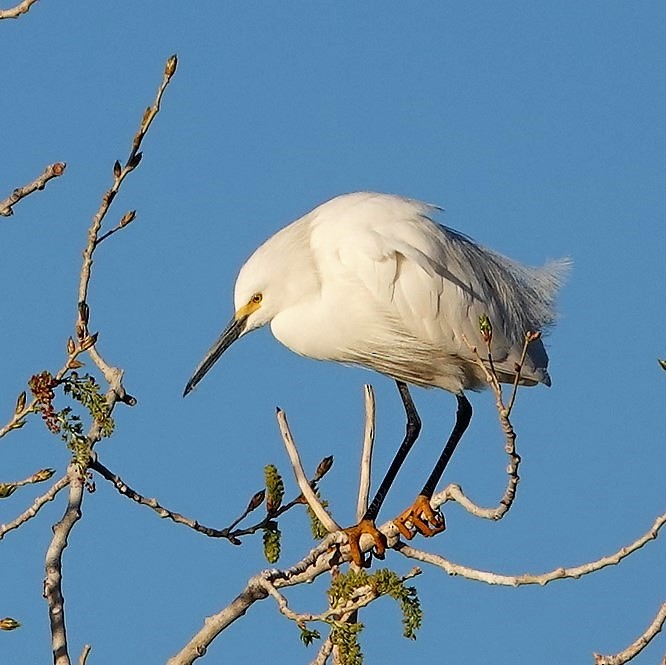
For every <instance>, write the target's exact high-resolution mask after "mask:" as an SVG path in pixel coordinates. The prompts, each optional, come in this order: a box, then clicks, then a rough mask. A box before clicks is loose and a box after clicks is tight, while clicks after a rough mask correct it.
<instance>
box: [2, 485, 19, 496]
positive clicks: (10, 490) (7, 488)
mask: <svg viewBox="0 0 666 665" xmlns="http://www.w3.org/2000/svg"><path fill="white" fill-rule="evenodd" d="M15 491H16V483H0V499H6V498H7V497H8V496H11V495H12V494H14V492H15Z"/></svg>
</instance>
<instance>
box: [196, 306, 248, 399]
mask: <svg viewBox="0 0 666 665" xmlns="http://www.w3.org/2000/svg"><path fill="white" fill-rule="evenodd" d="M246 321H247V316H244V317H241V318H240V319H236V318H235V317H234V318H233V319H232V320H231V321H230V323H229V325H228V326H227V327H226V328H225V329H224V332H223V333H222V334H221V335H220V336H219V337H218V339H217V341H216V342H215V344H213V346H211V347H210V349H209V351H208V353H207V354H206V356H205V357H204V359H203V360H202V361H201V363H200V364H199V367H197V368H196V370H194V374H193V375H192V378H191V379H190V380H189V381H188V382H187V385H186V386H185V390H184V391H183V397H185V395H187V393H189V392H190V391H191V390H192V389H193V388H194V387H195V386H196V385H197V383H199V381H201V379H203V377H204V375H205V374H206V372H208V370H209V369H210V368H211V367H212V366H213V365H214V364H215V362H216V361H217V359H218V358H219V357H220V356H221V355H222V354H223V353H224V352H225V351H226V350H227V349H228V348H229V347H230V346H231V345H232V344H233V343H234V342H235V341H236V340H237V339H238V338H239V337H240V336H241V334H242V333H243V330H244V329H245V323H246Z"/></svg>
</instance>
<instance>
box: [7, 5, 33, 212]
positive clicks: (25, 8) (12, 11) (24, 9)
mask: <svg viewBox="0 0 666 665" xmlns="http://www.w3.org/2000/svg"><path fill="white" fill-rule="evenodd" d="M36 2H37V0H22V2H19V3H18V5H16V7H10V8H9V9H0V20H2V19H5V18H18V17H19V16H21V15H22V14H27V13H28V12H29V11H30V7H32V6H33V5H34V4H35V3H36ZM10 214H11V213H10Z"/></svg>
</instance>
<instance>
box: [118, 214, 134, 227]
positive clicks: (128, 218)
mask: <svg viewBox="0 0 666 665" xmlns="http://www.w3.org/2000/svg"><path fill="white" fill-rule="evenodd" d="M135 217H136V210H130V211H129V212H126V213H125V214H124V215H123V217H122V219H121V220H120V223H119V224H118V226H120V228H121V229H122V228H123V226H127V225H128V224H130V223H131V222H133V221H134V218H135Z"/></svg>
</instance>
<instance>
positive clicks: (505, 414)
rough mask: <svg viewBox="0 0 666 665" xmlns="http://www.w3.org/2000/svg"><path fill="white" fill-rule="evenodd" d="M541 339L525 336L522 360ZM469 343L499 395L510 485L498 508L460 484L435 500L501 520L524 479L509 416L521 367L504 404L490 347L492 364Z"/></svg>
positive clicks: (500, 416)
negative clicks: (475, 497) (482, 501)
mask: <svg viewBox="0 0 666 665" xmlns="http://www.w3.org/2000/svg"><path fill="white" fill-rule="evenodd" d="M534 339H537V337H535V334H534V333H527V334H526V335H525V345H524V347H523V354H522V356H521V362H522V361H524V358H525V353H526V352H527V347H528V345H529V344H530V342H532V341H534ZM465 343H466V344H467V345H468V347H469V349H470V351H471V352H472V353H473V354H474V356H475V358H476V362H477V365H479V367H480V368H481V369H482V370H483V372H484V373H485V375H486V381H487V383H488V385H489V386H490V388H491V390H492V391H493V393H494V395H495V405H496V408H497V415H498V418H499V421H500V426H501V428H502V431H503V432H504V451H505V452H506V454H507V455H508V456H509V465H508V466H507V469H506V472H507V484H506V488H505V490H504V494H503V495H502V498H501V499H500V501H499V504H498V505H497V507H496V508H482V507H481V506H478V505H476V504H475V503H473V502H472V501H471V500H470V499H468V498H467V497H466V496H465V494H464V493H463V491H462V488H461V487H460V486H459V485H449V486H448V487H446V488H445V489H444V490H443V491H442V492H439V493H438V494H437V495H435V496H434V497H433V499H432V501H431V504H432V506H433V508H436V507H437V506H439V505H441V504H442V503H445V502H446V501H457V502H458V503H460V505H461V506H463V507H464V508H465V510H467V511H468V512H470V513H471V514H472V515H475V516H477V517H483V518H485V519H491V520H501V519H502V517H504V515H506V513H507V512H509V509H510V508H511V506H512V505H513V502H514V500H515V498H516V491H517V489H518V483H519V482H520V476H519V475H518V467H519V466H520V461H521V460H520V455H518V453H517V452H516V432H515V431H514V429H513V425H512V424H511V420H510V419H509V416H510V414H511V408H512V407H513V403H514V401H515V390H516V388H517V386H518V382H519V380H520V366H519V367H518V369H517V372H516V377H517V379H516V383H515V385H514V390H513V393H512V395H511V404H510V406H509V407H506V406H505V405H504V400H503V397H502V387H501V384H500V382H499V379H498V378H497V374H496V373H495V370H494V367H493V365H492V362H491V361H492V356H491V355H490V350H489V351H488V360H489V362H490V367H488V364H487V363H486V361H484V360H483V358H481V356H480V355H479V353H478V351H477V349H476V347H475V346H472V345H471V344H470V343H469V342H468V341H467V340H465ZM487 343H488V345H489V347H488V348H490V338H488V342H487Z"/></svg>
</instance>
